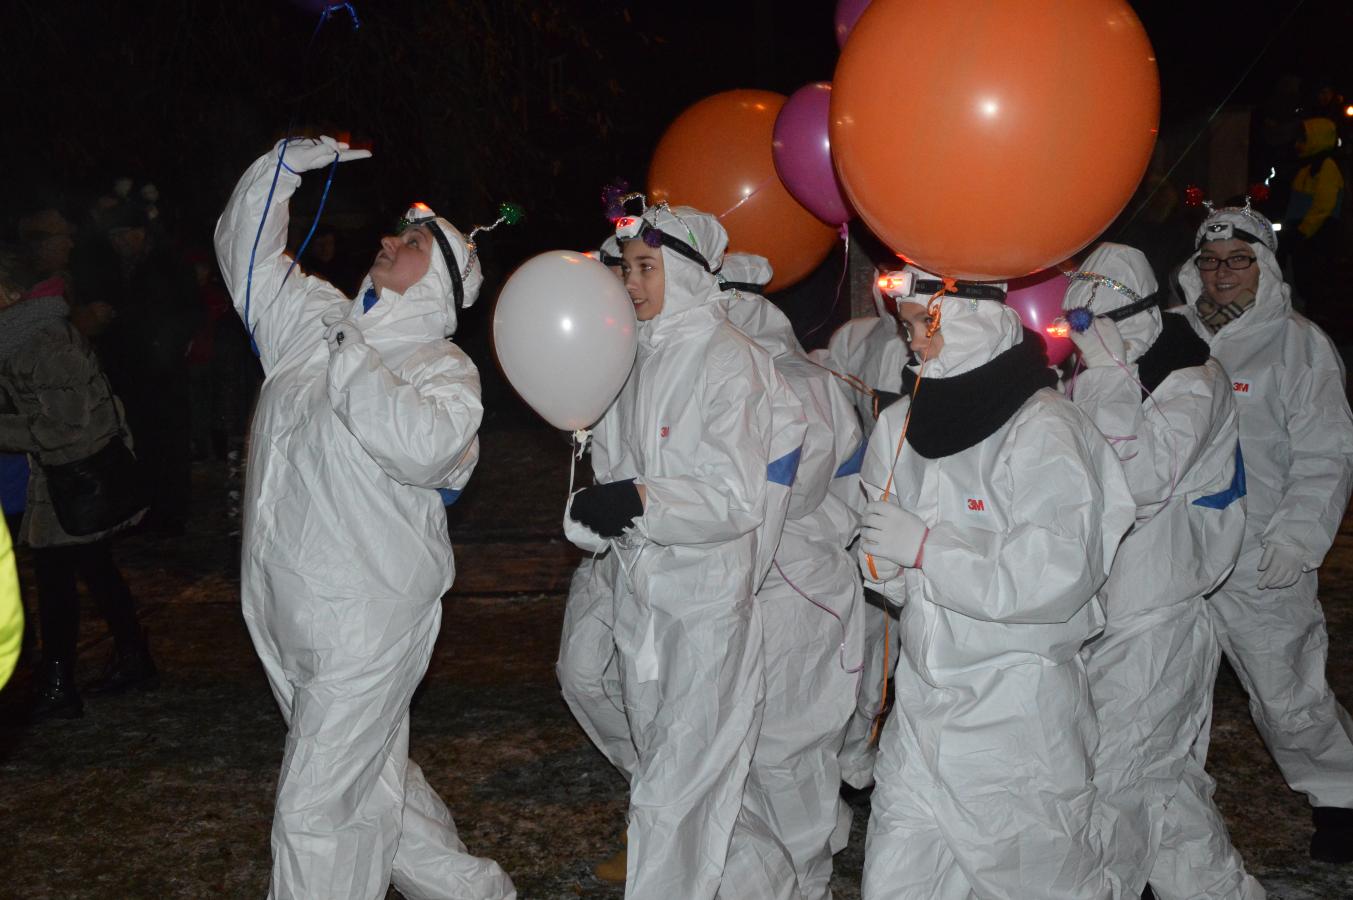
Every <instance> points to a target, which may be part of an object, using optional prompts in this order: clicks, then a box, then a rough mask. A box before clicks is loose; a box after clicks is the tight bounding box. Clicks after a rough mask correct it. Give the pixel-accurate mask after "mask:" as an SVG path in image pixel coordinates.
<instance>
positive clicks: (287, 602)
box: [216, 138, 516, 900]
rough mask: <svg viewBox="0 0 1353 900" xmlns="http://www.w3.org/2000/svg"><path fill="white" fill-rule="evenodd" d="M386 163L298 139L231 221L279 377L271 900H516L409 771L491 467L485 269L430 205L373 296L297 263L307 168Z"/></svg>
mask: <svg viewBox="0 0 1353 900" xmlns="http://www.w3.org/2000/svg"><path fill="white" fill-rule="evenodd" d="M279 152H280V153H284V156H283V159H282V161H281V162H282V164H281V165H280V166H279V165H278V153H279ZM368 155H370V154H369V153H367V152H366V151H360V150H349V149H348V148H347V145H346V144H341V143H336V142H334V141H332V140H330V139H328V138H322V139H320V140H317V141H316V140H297V141H290V142H283V143H282V144H279V145H278V147H277V148H275V149H273V150H271V151H270V152H269V153H267V154H266V155H264V156H263V157H262V158H260V159H259V160H258V161H257V162H255V163H254V164H253V165H252V166H250V167H249V169H248V170H247V171H246V172H245V173H244V176H243V177H242V178H241V179H240V182H239V184H238V185H236V187H235V192H234V193H233V194H232V195H231V198H230V202H229V204H228V205H227V206H226V209H225V212H224V213H222V215H221V219H220V221H219V222H218V223H217V227H216V250H217V256H218V258H219V260H220V264H221V271H222V272H223V273H224V276H225V279H226V285H227V287H228V288H229V290H230V292H231V295H232V297H233V298H234V301H235V307H236V310H237V311H238V312H239V313H240V315H241V317H242V318H243V319H244V321H245V324H246V327H247V328H248V329H249V331H250V333H251V334H252V335H253V338H254V341H255V343H256V345H257V347H258V351H259V353H260V357H261V360H262V363H263V369H264V373H265V376H266V380H265V381H264V384H263V390H262V394H261V395H260V397H259V401H258V409H257V412H256V414H255V416H254V422H253V426H252V434H251V436H250V442H249V443H250V456H249V469H248V472H249V477H248V483H247V487H246V497H247V499H246V503H245V509H246V513H245V533H244V560H243V574H242V581H241V593H242V599H243V605H244V618H245V623H246V624H247V625H248V627H249V633H250V635H251V636H252V637H253V640H254V646H255V648H256V649H257V651H258V655H259V659H260V660H261V661H262V663H263V668H264V670H265V672H266V673H267V676H268V680H269V682H270V683H271V685H272V689H273V693H274V694H275V695H276V698H277V702H278V705H279V706H280V707H281V710H282V716H283V718H284V719H285V720H286V723H287V729H288V731H287V742H286V753H285V756H284V758H283V761H282V774H281V778H280V780H279V783H278V787H277V809H276V814H275V817H274V820H273V830H272V853H273V870H272V881H271V887H270V890H269V894H268V896H269V897H270V898H275V900H283V898H306V900H313V898H317V897H324V898H376V897H384V896H385V894H386V890H387V885H389V884H393V885H394V886H395V887H396V888H398V889H399V891H400V892H401V893H402V894H403V895H404V896H405V897H410V898H427V900H433V898H448V900H449V898H456V900H465V898H476V900H481V898H482V900H490V898H494V900H496V898H512V897H515V896H516V892H515V891H514V889H513V886H512V882H511V880H510V879H509V878H508V876H507V875H506V874H505V873H504V872H503V871H502V869H501V868H499V867H498V865H497V864H496V863H494V862H492V861H491V860H487V859H480V858H476V857H474V856H471V855H469V854H468V853H467V852H466V849H465V845H464V844H462V843H461V841H460V840H459V838H458V837H457V835H456V828H455V825H454V824H453V822H452V819H451V814H450V813H449V812H448V811H447V808H446V806H445V804H443V803H442V801H441V799H440V798H438V796H437V795H436V793H434V792H433V790H432V789H431V788H430V787H429V786H428V784H427V781H426V780H425V779H424V777H423V774H422V771H421V770H420V769H419V768H418V766H417V765H416V764H415V763H413V762H412V761H410V760H409V758H408V742H409V702H410V699H411V698H412V695H413V691H414V688H415V687H417V685H418V683H419V681H420V680H421V679H422V677H423V673H424V671H425V670H426V668H427V664H428V660H429V657H430V656H431V654H432V648H433V644H434V642H435V641H436V639H437V631H438V627H439V625H440V623H441V614H442V608H441V603H440V598H441V595H442V594H443V593H445V592H446V590H447V589H448V588H450V587H451V582H452V579H453V576H454V563H453V560H452V553H451V544H450V540H449V538H448V535H447V529H446V516H445V513H444V512H443V498H442V497H441V496H439V490H447V491H453V492H454V491H458V490H459V489H460V488H462V487H463V486H464V484H465V483H466V481H467V480H468V479H469V476H470V472H471V470H472V469H473V468H474V464H475V462H476V461H477V459H478V454H479V447H478V440H477V437H476V432H477V430H478V428H479V422H480V418H481V415H482V408H481V406H480V389H479V375H478V372H477V370H476V369H475V366H474V363H472V362H471V361H470V359H469V357H467V356H466V355H465V354H464V352H462V351H461V350H460V349H459V348H457V347H456V345H455V344H453V343H451V342H450V340H448V338H449V337H450V335H451V334H452V333H454V332H455V330H456V315H457V312H458V311H459V309H460V308H462V307H464V306H468V305H469V304H471V303H473V302H474V299H475V297H476V295H477V293H478V291H479V286H480V282H481V280H482V275H481V273H480V269H479V265H478V262H477V261H476V259H475V256H474V253H473V250H472V248H471V246H470V245H469V244H467V242H466V239H465V238H464V237H462V236H461V234H460V233H459V232H458V231H456V229H455V228H453V227H452V226H451V225H450V223H448V222H447V221H446V220H445V219H442V218H439V217H434V216H433V214H432V212H431V210H428V209H427V208H426V207H422V206H421V204H420V205H419V207H415V208H414V209H411V210H410V211H409V214H408V216H406V223H407V227H405V228H404V230H403V231H401V232H400V234H399V235H398V236H395V237H386V238H383V239H382V241H381V250H380V253H379V254H378V255H377V257H376V259H375V262H374V263H373V264H372V267H371V272H370V274H369V275H368V277H367V279H366V281H365V282H364V284H363V287H362V289H361V291H360V292H359V294H358V299H356V300H351V301H350V300H348V299H347V298H345V297H344V296H343V295H342V294H341V293H340V292H339V291H338V290H337V289H336V288H334V287H333V286H332V285H330V284H329V283H328V282H326V281H324V280H322V279H320V278H315V277H312V276H308V275H305V274H303V273H302V272H299V271H297V272H290V269H291V262H290V260H289V259H288V258H287V257H286V256H285V255H284V253H283V250H284V241H285V238H286V234H287V219H288V216H287V206H288V202H289V199H290V197H291V195H292V193H293V192H294V191H295V189H296V187H297V185H299V184H300V180H301V177H300V173H303V172H306V171H310V170H313V169H318V168H323V167H326V166H328V165H329V164H331V163H333V162H334V161H335V160H341V161H346V160H350V159H360V158H363V157H366V156H368ZM260 221H261V222H262V226H261V231H260ZM256 235H257V238H256ZM255 245H256V246H255ZM251 264H252V270H251ZM289 272H290V276H291V277H289V278H288V277H287V276H288V273H289Z"/></svg>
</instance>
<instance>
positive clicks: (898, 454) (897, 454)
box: [864, 278, 958, 581]
mask: <svg viewBox="0 0 1353 900" xmlns="http://www.w3.org/2000/svg"><path fill="white" fill-rule="evenodd" d="M955 281H956V279H953V278H945V279H944V280H943V283H942V284H941V285H940V289H939V290H938V291H936V292H935V294H934V296H932V297H931V298H930V300H929V301H928V302H927V303H926V311H927V313H928V314H929V316H930V323H929V324H928V325H926V337H927V338H932V337H934V336H935V333H936V332H937V331H939V330H940V315H941V314H940V298H942V297H943V296H944V295H945V294H949V293H955V292H956V291H957V290H958V286H957V285H956V284H955ZM929 361H930V347H929V346H927V347H926V354H925V356H924V357H922V358H921V368H920V371H918V372H917V373H916V383H915V384H914V385H912V388H911V402H910V403H908V404H907V416H906V418H905V419H903V420H902V433H901V434H899V435H898V436H897V449H896V450H895V451H893V464H892V466H890V467H889V469H888V482H887V483H886V484H885V485H884V486H883V495H882V496H880V497H879V500H881V501H882V500H887V499H888V496H889V495H890V494H891V493H892V488H893V475H894V474H895V473H896V470H897V461H898V460H899V459H901V458H902V445H903V443H905V442H906V440H907V429H908V428H910V427H911V412H912V410H914V409H915V408H916V395H917V394H918V393H920V391H921V381H922V379H924V377H925V367H926V363H928V362H929ZM864 559H865V562H866V563H867V564H868V566H869V574H870V575H871V576H873V578H874V580H875V581H882V580H883V579H881V578H879V571H878V567H877V566H876V565H875V564H874V557H873V556H871V555H870V554H868V553H866V554H865V555H864Z"/></svg>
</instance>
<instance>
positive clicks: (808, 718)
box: [719, 253, 864, 900]
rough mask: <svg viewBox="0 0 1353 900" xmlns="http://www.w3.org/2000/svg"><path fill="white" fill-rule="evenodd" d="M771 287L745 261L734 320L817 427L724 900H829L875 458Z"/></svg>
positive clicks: (747, 258)
mask: <svg viewBox="0 0 1353 900" xmlns="http://www.w3.org/2000/svg"><path fill="white" fill-rule="evenodd" d="M771 274H772V273H771V267H770V263H769V262H767V261H766V259H765V258H764V257H760V256H751V255H748V254H741V253H738V254H729V255H728V256H727V257H725V259H724V264H723V268H722V269H720V270H719V278H720V281H721V282H722V284H723V287H724V289H725V291H728V293H725V294H724V295H723V298H724V299H723V303H724V306H725V308H726V309H727V311H728V321H729V322H730V323H731V324H732V325H733V326H734V327H736V328H737V329H738V330H739V331H741V332H742V333H743V334H745V335H747V336H748V337H750V338H751V339H752V340H754V341H756V343H757V344H758V345H760V346H761V347H762V349H764V350H765V351H766V352H767V353H769V354H771V356H772V357H773V358H774V360H775V369H776V371H777V372H779V373H780V375H781V376H783V377H784V379H785V381H786V382H787V383H788V384H789V387H790V389H791V390H793V391H794V394H795V395H796V396H797V397H798V398H799V401H800V403H802V404H803V409H804V416H805V418H806V420H807V432H806V435H805V437H804V441H803V454H802V456H801V458H800V461H799V470H798V475H797V477H796V478H795V480H794V486H793V490H792V491H791V493H790V500H789V511H788V514H787V517H786V520H785V525H784V532H783V534H782V535H781V538H780V545H779V548H778V549H777V550H776V553H775V560H774V562H773V563H772V564H771V569H770V572H769V573H768V574H767V576H766V580H765V582H764V583H763V584H762V586H761V590H760V591H758V592H757V601H758V603H759V605H760V607H761V617H762V623H763V634H764V636H765V637H764V645H765V654H766V706H765V716H764V718H763V720H762V724H761V735H760V737H759V739H758V740H757V744H756V749H755V751H754V752H753V754H752V768H751V774H750V775H749V777H748V780H747V789H746V791H745V792H744V794H743V800H742V819H741V820H740V822H739V829H738V830H737V831H735V832H734V837H733V851H732V858H731V859H730V862H729V866H728V869H727V870H726V872H725V875H724V885H723V889H722V891H721V894H722V895H723V896H727V897H736V898H747V900H755V898H776V897H802V898H805V900H823V898H827V897H830V896H831V890H830V882H831V873H832V856H833V854H835V853H837V852H838V851H840V850H841V849H842V848H843V847H844V846H845V843H846V840H847V839H848V838H849V836H850V818H851V813H850V808H849V807H848V806H847V805H846V804H845V803H844V802H843V801H842V800H841V797H840V786H841V773H840V764H839V762H838V760H837V754H838V752H839V751H840V748H841V742H842V740H843V739H844V737H845V729H846V724H847V722H848V721H849V719H850V717H851V714H852V712H853V711H854V708H855V697H856V693H857V689H858V681H859V669H860V655H861V653H862V650H863V646H862V644H863V637H864V635H863V631H862V626H863V620H862V616H861V615H860V604H861V602H862V590H861V586H860V576H859V572H858V570H857V569H856V566H855V562H854V560H853V558H852V557H851V555H850V554H849V553H848V552H847V550H846V548H847V546H848V545H849V544H850V543H851V542H853V541H854V540H855V536H856V534H857V532H858V530H859V511H860V508H861V507H862V506H863V494H862V493H861V491H860V488H859V469H860V462H861V460H862V458H863V449H864V447H863V443H862V436H861V433H860V427H859V423H858V421H857V419H856V415H855V410H854V409H853V407H852V405H851V398H850V397H848V396H847V395H846V393H845V390H844V387H845V386H844V384H842V383H841V382H840V381H838V379H837V378H836V377H835V376H834V375H832V373H830V372H828V371H826V370H825V369H823V368H822V367H821V366H819V365H817V364H816V363H814V362H812V361H811V360H809V358H808V357H807V355H806V354H805V353H804V352H803V348H802V347H801V346H800V345H799V342H798V340H797V339H796V338H795V336H794V329H793V327H792V326H791V325H790V323H789V319H788V318H786V317H785V314H784V313H783V312H781V311H780V310H779V309H778V308H777V307H775V306H774V305H773V304H772V303H771V302H770V301H768V300H766V299H765V297H764V296H762V294H761V292H762V291H763V290H764V286H765V285H766V284H767V283H769V282H770V280H771ZM744 833H746V834H748V835H750V836H751V839H750V840H745V841H744V840H742V837H743V835H744ZM767 834H769V835H770V836H771V837H772V840H771V841H769V842H767V841H765V840H764V836H765V835H767ZM786 855H788V861H787V863H786V861H785V856H786ZM786 876H788V877H786Z"/></svg>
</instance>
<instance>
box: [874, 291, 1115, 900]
mask: <svg viewBox="0 0 1353 900" xmlns="http://www.w3.org/2000/svg"><path fill="white" fill-rule="evenodd" d="M903 274H904V275H909V276H911V277H910V278H909V279H907V280H908V281H912V282H913V286H912V287H911V288H910V289H909V290H906V291H904V292H903V295H902V296H901V297H899V298H898V312H899V317H900V319H901V321H902V325H903V329H904V332H905V333H906V335H907V336H908V341H909V343H910V345H911V349H912V352H913V353H914V354H915V356H916V358H917V361H916V362H914V363H913V364H912V365H911V366H909V367H908V369H907V370H906V372H905V374H904V378H903V387H904V390H905V391H906V392H907V396H904V397H903V398H902V399H901V400H899V401H898V402H896V403H894V404H892V405H891V406H889V407H888V408H887V409H885V410H884V411H883V413H882V414H881V415H880V416H879V420H878V425H877V427H876V428H875V429H874V433H873V435H872V436H871V437H870V439H869V448H868V451H867V452H866V454H865V459H864V466H863V470H862V472H861V477H862V479H863V482H864V485H865V489H866V491H867V492H868V495H869V500H870V502H869V503H868V504H867V506H866V507H865V511H864V516H863V519H862V522H861V534H860V555H861V560H860V562H861V569H862V571H863V574H864V578H865V580H866V581H867V582H872V583H874V584H876V585H878V590H880V591H881V592H882V593H883V594H884V595H885V596H886V597H887V598H888V599H889V600H890V601H891V602H892V603H894V604H897V605H900V606H901V633H902V653H901V656H900V658H899V659H898V662H897V671H896V675H895V676H894V683H895V689H896V701H895V703H894V706H893V710H892V714H891V715H890V716H889V718H888V721H887V724H886V725H885V726H884V729H883V736H882V740H881V741H880V746H879V756H878V761H877V764H876V765H875V768H874V778H875V782H876V783H875V787H874V793H873V797H872V801H871V805H872V813H871V817H870V821H869V832H868V838H867V842H866V844H865V867H864V884H863V895H864V896H865V897H870V898H876V900H881V898H888V900H910V898H915V900H922V898H924V900H966V898H969V897H983V898H988V900H1028V898H1030V897H1033V896H1037V897H1039V898H1040V900H1070V898H1078V900H1101V898H1103V897H1106V896H1109V891H1110V889H1111V886H1110V884H1109V881H1108V877H1107V875H1106V873H1105V871H1104V869H1103V866H1102V863H1101V851H1100V848H1099V845H1098V842H1097V841H1096V840H1095V838H1094V834H1093V832H1092V815H1093V807H1094V796H1095V791H1094V786H1093V784H1092V782H1091V777H1092V774H1093V766H1092V755H1093V751H1094V746H1095V742H1096V739H1097V729H1096V725H1095V718H1094V715H1093V713H1092V711H1091V708H1090V693H1089V684H1088V682H1087V680H1086V676H1085V668H1084V664H1083V662H1082V661H1081V658H1080V656H1079V651H1080V649H1081V647H1082V645H1084V643H1085V642H1086V641H1087V640H1089V639H1090V638H1092V637H1094V636H1095V634H1097V633H1098V632H1099V630H1100V628H1101V627H1102V626H1103V622H1104V613H1103V608H1102V606H1101V604H1100V601H1099V600H1098V599H1097V597H1096V594H1097V592H1098V591H1099V589H1100V587H1101V586H1102V585H1103V584H1104V580H1105V578H1106V577H1107V575H1108V573H1109V569H1110V566H1111V565H1112V562H1113V558H1114V554H1115V552H1116V551H1117V547H1118V544H1119V541H1120V540H1121V538H1122V536H1123V534H1124V533H1126V532H1127V530H1128V528H1129V527H1130V526H1131V524H1132V521H1133V508H1134V507H1133V502H1132V497H1131V495H1130V494H1129V492H1128V488H1127V484H1126V483H1125V481H1124V479H1123V473H1122V468H1121V466H1120V465H1119V464H1118V460H1117V458H1116V457H1115V456H1114V454H1113V450H1112V449H1111V448H1110V447H1109V445H1108V443H1107V442H1106V441H1105V440H1104V438H1103V436H1102V435H1100V433H1099V431H1098V430H1097V429H1096V428H1095V427H1094V425H1093V423H1091V422H1090V421H1089V420H1087V419H1086V418H1085V417H1084V416H1083V415H1082V414H1081V413H1080V412H1079V411H1078V410H1076V408H1075V407H1074V406H1073V405H1072V404H1071V402H1070V401H1069V400H1067V399H1066V398H1065V397H1063V396H1061V395H1060V394H1059V393H1057V392H1056V391H1055V390H1053V385H1054V384H1055V380H1056V379H1055V376H1054V374H1053V372H1052V370H1051V369H1049V368H1048V366H1047V357H1046V354H1045V352H1044V348H1043V343H1042V341H1040V340H1039V339H1038V338H1037V336H1035V335H1034V334H1033V333H1031V332H1027V331H1025V330H1024V329H1023V328H1021V326H1020V319H1019V316H1018V315H1016V314H1015V311H1014V310H1012V309H1010V308H1009V307H1007V306H1006V305H1005V304H1004V303H1003V302H1001V301H1000V299H998V298H1000V297H1003V295H1004V285H990V284H977V285H972V284H965V283H963V282H957V283H955V282H950V281H946V280H944V279H939V278H935V277H934V276H932V275H930V274H929V273H926V272H923V271H921V270H919V269H917V268H916V267H914V266H908V267H907V269H905V270H904V272H903ZM918 382H919V383H918Z"/></svg>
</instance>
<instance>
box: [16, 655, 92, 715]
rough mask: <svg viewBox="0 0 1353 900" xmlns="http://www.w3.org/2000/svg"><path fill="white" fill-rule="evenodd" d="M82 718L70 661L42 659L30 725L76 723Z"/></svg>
mask: <svg viewBox="0 0 1353 900" xmlns="http://www.w3.org/2000/svg"><path fill="white" fill-rule="evenodd" d="M84 714H85V705H84V702H83V701H81V700H80V693H79V691H77V690H76V689H75V666H74V664H73V663H72V662H71V661H70V660H61V659H44V660H43V661H42V670H41V672H40V673H39V676H38V683H37V689H36V690H35V692H34V695H33V708H32V709H31V710H30V711H29V714H28V719H29V721H30V722H42V721H45V720H47V719H78V718H80V717H81V716H83V715H84Z"/></svg>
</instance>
